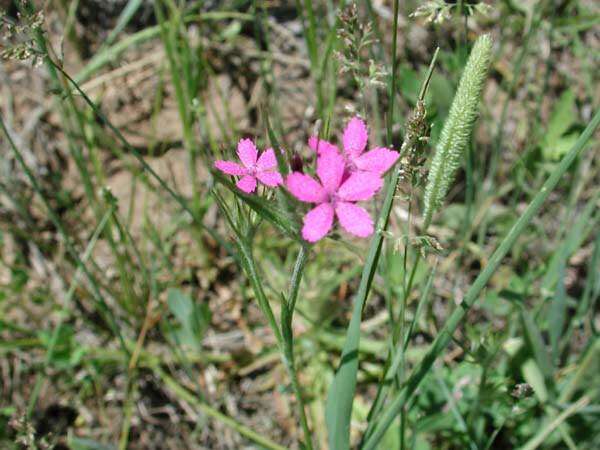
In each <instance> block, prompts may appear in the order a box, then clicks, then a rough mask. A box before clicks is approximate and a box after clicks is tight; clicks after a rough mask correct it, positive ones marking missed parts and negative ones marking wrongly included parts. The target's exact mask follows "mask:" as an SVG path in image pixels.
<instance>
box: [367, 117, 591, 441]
mask: <svg viewBox="0 0 600 450" xmlns="http://www.w3.org/2000/svg"><path fill="white" fill-rule="evenodd" d="M599 124H600V110H599V111H597V112H596V114H595V115H594V117H593V118H592V120H591V121H590V123H589V124H588V126H587V127H586V129H585V130H584V131H583V133H582V134H581V136H580V137H579V139H578V140H577V142H576V143H575V145H574V146H573V147H572V148H571V150H569V153H567V155H565V157H564V158H563V159H562V161H561V162H560V164H559V165H558V166H557V167H556V169H555V170H554V172H552V174H551V175H550V177H549V178H548V179H547V180H546V182H545V183H544V185H543V186H542V188H541V189H540V191H539V192H538V193H537V195H536V196H535V197H534V198H533V200H532V201H531V203H530V204H529V206H527V209H526V210H525V211H524V212H523V214H522V215H521V217H520V218H519V219H518V220H517V222H516V223H515V224H514V225H513V227H512V228H511V230H510V231H509V233H508V235H507V236H506V237H505V238H504V240H503V241H502V242H501V243H500V245H499V246H498V248H497V249H496V251H495V252H494V254H493V255H492V256H491V258H490V260H489V263H488V265H487V267H486V268H485V269H484V270H483V272H481V273H480V274H479V276H478V277H477V279H476V280H475V282H474V283H473V284H472V286H471V287H470V288H469V290H468V291H467V293H466V295H465V298H464V299H463V301H462V302H461V303H460V305H459V306H458V307H457V308H456V309H455V310H454V312H453V313H452V315H451V316H450V317H449V319H448V320H447V322H446V324H445V325H444V327H443V328H442V330H440V334H439V335H438V336H437V338H436V339H435V341H434V342H433V344H432V345H431V347H430V349H429V351H428V352H427V354H426V355H425V357H424V358H423V360H422V361H421V363H419V365H418V366H417V367H416V368H415V370H414V371H413V373H412V375H411V376H410V377H409V378H408V380H407V382H406V384H405V385H404V386H403V388H402V389H401V390H400V392H399V393H398V395H397V396H396V398H395V399H394V401H393V402H392V403H391V404H390V405H389V406H388V408H387V409H386V410H385V411H384V413H383V415H382V418H381V420H380V421H379V423H378V424H377V426H376V427H375V430H374V432H373V435H372V436H371V437H370V438H369V439H368V440H367V441H366V443H365V446H364V447H363V449H364V450H373V449H375V448H376V447H377V445H378V443H379V441H380V440H381V438H382V437H383V435H384V434H385V432H386V430H387V429H388V427H389V426H390V425H391V423H392V422H393V421H394V419H395V417H396V415H397V414H398V413H399V412H400V411H401V410H402V408H403V407H404V405H405V404H406V402H407V401H408V399H409V398H410V397H411V395H412V394H413V393H414V392H415V390H416V389H417V387H418V386H419V385H420V384H421V381H423V379H424V378H425V377H426V376H427V374H428V373H429V371H430V370H431V366H432V365H433V363H434V362H435V360H436V359H437V358H438V357H439V356H440V355H441V353H442V352H443V351H444V350H445V348H446V347H447V346H448V344H449V343H450V341H451V340H452V334H453V333H454V331H455V330H456V328H458V326H459V324H460V323H461V322H462V321H463V319H464V317H465V315H466V313H467V311H469V309H470V308H471V307H472V306H473V304H474V303H475V302H476V301H477V299H478V297H479V293H480V292H481V291H482V289H483V288H484V287H485V286H486V284H487V282H488V281H489V279H490V278H491V276H492V275H493V274H494V272H495V271H496V269H497V268H498V267H499V266H500V263H501V262H502V259H503V258H504V256H506V254H507V253H508V251H509V250H510V249H511V248H512V246H513V244H514V243H515V241H516V240H517V238H518V237H519V236H520V235H521V233H522V232H523V231H524V230H525V228H526V227H527V226H528V225H529V223H530V222H531V220H532V219H533V217H534V216H535V215H536V214H537V212H538V211H539V210H540V208H541V207H542V205H543V204H544V202H545V201H546V199H547V198H548V195H550V192H552V190H553V189H554V188H555V187H556V185H557V184H558V182H559V181H560V179H561V178H562V177H563V175H564V174H565V173H566V172H567V170H568V169H569V167H570V166H571V164H572V163H573V161H574V160H575V158H577V157H578V156H579V154H580V153H581V152H582V151H583V149H584V147H585V144H586V143H587V141H588V140H589V139H590V137H591V136H592V134H593V133H594V131H595V130H596V128H597V127H598V125H599Z"/></svg>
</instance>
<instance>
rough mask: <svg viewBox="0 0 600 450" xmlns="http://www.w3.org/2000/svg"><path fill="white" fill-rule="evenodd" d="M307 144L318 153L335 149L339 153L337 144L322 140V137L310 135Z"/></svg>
mask: <svg viewBox="0 0 600 450" xmlns="http://www.w3.org/2000/svg"><path fill="white" fill-rule="evenodd" d="M308 146H309V147H310V148H311V149H312V150H314V151H315V152H317V153H318V154H319V155H320V154H321V153H323V152H329V151H335V152H337V153H339V149H338V148H337V145H334V144H332V143H331V142H328V141H324V140H323V139H319V138H318V137H317V136H311V137H309V138H308Z"/></svg>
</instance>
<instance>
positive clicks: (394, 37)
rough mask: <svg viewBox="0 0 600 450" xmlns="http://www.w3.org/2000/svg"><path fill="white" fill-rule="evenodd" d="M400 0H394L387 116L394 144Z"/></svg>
mask: <svg viewBox="0 0 600 450" xmlns="http://www.w3.org/2000/svg"><path fill="white" fill-rule="evenodd" d="M399 4H400V1H399V0H394V24H393V27H392V80H391V82H390V92H389V102H390V109H389V111H388V117H387V143H388V145H392V125H393V124H394V103H395V100H396V78H397V76H398V58H397V57H396V51H397V48H398V8H399Z"/></svg>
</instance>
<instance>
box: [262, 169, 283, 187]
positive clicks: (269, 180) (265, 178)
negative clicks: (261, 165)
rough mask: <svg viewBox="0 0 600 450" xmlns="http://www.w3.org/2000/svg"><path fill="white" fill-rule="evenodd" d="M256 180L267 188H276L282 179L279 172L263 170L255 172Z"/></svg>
mask: <svg viewBox="0 0 600 450" xmlns="http://www.w3.org/2000/svg"><path fill="white" fill-rule="evenodd" d="M256 178H258V180H259V181H260V182H261V183H262V184H264V185H266V186H269V187H276V186H279V185H280V184H282V183H283V178H282V177H281V174H280V173H279V172H276V171H274V170H265V171H264V172H256Z"/></svg>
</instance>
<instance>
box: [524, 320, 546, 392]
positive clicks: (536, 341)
mask: <svg viewBox="0 0 600 450" xmlns="http://www.w3.org/2000/svg"><path fill="white" fill-rule="evenodd" d="M521 321H522V323H523V328H524V331H525V338H526V342H527V344H528V345H529V349H530V351H531V353H532V355H533V357H534V359H535V362H536V364H537V366H538V367H539V370H540V372H541V374H542V376H543V378H544V383H545V385H546V387H547V388H550V387H551V386H553V379H552V375H553V369H552V363H551V361H550V356H549V355H548V351H547V350H546V345H545V344H544V340H543V338H542V333H541V332H540V330H539V328H538V327H537V325H536V324H535V322H534V321H533V319H532V317H531V315H530V314H529V312H528V311H525V310H523V311H521Z"/></svg>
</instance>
